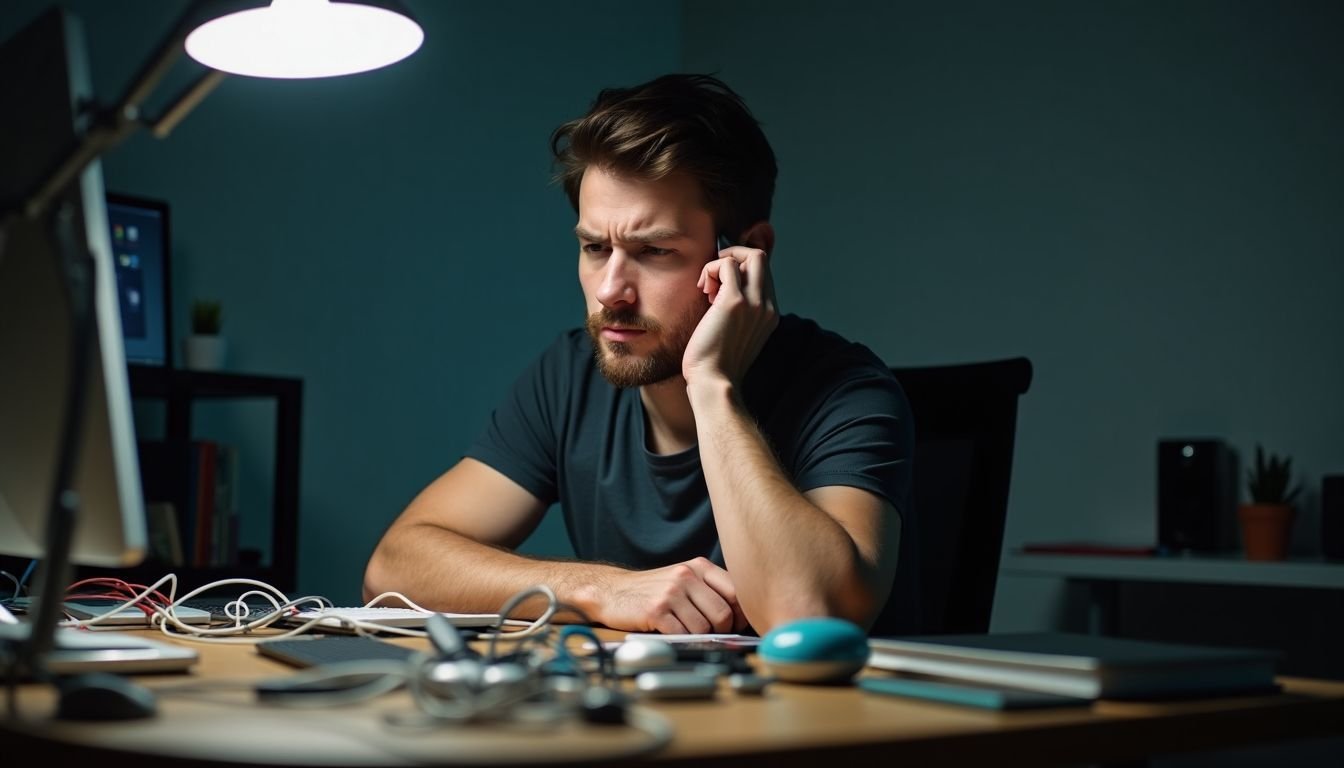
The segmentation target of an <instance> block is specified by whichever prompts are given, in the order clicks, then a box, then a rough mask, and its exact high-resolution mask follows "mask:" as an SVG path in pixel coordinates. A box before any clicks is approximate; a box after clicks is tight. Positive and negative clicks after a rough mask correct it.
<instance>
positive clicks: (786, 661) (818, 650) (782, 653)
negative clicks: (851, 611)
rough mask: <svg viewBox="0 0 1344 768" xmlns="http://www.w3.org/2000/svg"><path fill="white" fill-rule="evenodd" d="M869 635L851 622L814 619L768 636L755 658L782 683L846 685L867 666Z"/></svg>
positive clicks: (788, 624)
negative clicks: (845, 683)
mask: <svg viewBox="0 0 1344 768" xmlns="http://www.w3.org/2000/svg"><path fill="white" fill-rule="evenodd" d="M868 653H869V649H868V635H867V633H865V632H864V631H863V628H862V627H860V626H859V625H858V624H855V623H854V622H852V621H846V620H845V619H839V618H835V617H831V616H815V617H811V618H805V619H797V620H794V621H790V622H785V623H783V624H780V625H779V626H777V627H775V628H774V629H772V630H770V631H769V632H767V633H765V636H764V637H762V638H761V643H760V645H759V646H757V647H756V656H757V658H759V659H760V661H761V663H763V664H764V665H765V666H766V667H768V668H769V670H770V673H771V674H772V675H773V676H774V677H775V678H776V679H779V680H784V681H786V682H791V683H843V682H847V681H849V680H850V679H852V678H853V677H854V675H855V674H856V673H858V671H859V670H860V669H863V665H864V664H866V663H868Z"/></svg>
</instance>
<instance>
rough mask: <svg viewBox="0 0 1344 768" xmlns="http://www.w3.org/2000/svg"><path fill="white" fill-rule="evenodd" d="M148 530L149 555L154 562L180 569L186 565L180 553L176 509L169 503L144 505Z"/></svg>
mask: <svg viewBox="0 0 1344 768" xmlns="http://www.w3.org/2000/svg"><path fill="white" fill-rule="evenodd" d="M145 518H146V523H147V527H148V528H149V555H150V557H152V558H154V559H155V560H157V561H159V562H161V563H163V564H165V565H170V566H173V567H175V568H180V567H182V566H183V565H186V561H185V558H184V557H183V553H182V533H181V532H180V531H179V530H178V525H177V509H176V508H175V507H174V506H173V504H172V502H169V501H153V502H149V503H147V504H145Z"/></svg>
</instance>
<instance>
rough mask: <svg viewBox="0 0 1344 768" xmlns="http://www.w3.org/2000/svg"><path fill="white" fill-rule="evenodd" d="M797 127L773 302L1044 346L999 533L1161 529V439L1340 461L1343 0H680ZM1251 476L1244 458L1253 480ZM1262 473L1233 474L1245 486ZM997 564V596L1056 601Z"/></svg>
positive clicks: (702, 33) (1305, 530) (953, 336)
mask: <svg viewBox="0 0 1344 768" xmlns="http://www.w3.org/2000/svg"><path fill="white" fill-rule="evenodd" d="M685 9H686V11H685V13H686V20H685V23H684V28H685V43H684V48H685V57H686V58H685V64H686V66H687V67H688V68H689V69H717V70H718V71H720V72H721V73H722V74H723V76H724V77H725V78H726V79H727V80H728V81H729V82H731V83H733V84H735V86H736V87H738V88H739V89H740V90H741V91H742V92H743V93H744V94H745V96H746V98H747V100H748V102H749V103H750V104H752V105H753V107H754V109H755V110H756V112H757V114H758V116H759V117H760V118H761V119H762V120H763V121H764V122H765V124H766V129H767V131H768V133H769V134H770V136H771V137H772V139H773V141H774V143H775V147H776V151H777V152H778V154H779V156H780V188H779V194H778V196H777V206H776V213H775V216H774V219H775V224H776V227H777V229H778V231H779V243H778V244H777V247H776V249H775V252H774V254H773V255H774V261H773V263H774V267H775V270H776V273H777V283H778V289H779V293H780V303H781V306H782V307H784V308H785V309H787V310H791V311H797V312H801V313H804V314H810V315H814V316H816V317H818V318H822V319H824V320H825V321H826V322H828V323H829V324H830V325H832V326H834V327H836V328H837V329H839V330H841V331H843V332H845V333H847V334H849V335H851V336H853V337H855V338H861V339H863V340H865V341H867V342H868V343H869V344H870V345H871V346H872V347H873V348H874V349H876V350H877V351H878V352H879V354H881V355H883V356H884V357H885V358H886V359H888V360H890V361H892V363H893V364H902V365H909V364H933V363H945V362H960V361H970V360H980V359H990V358H998V357H1009V356H1013V355H1019V354H1021V355H1026V356H1028V357H1030V358H1031V360H1032V362H1033V364H1034V365H1035V378H1034V380H1033V383H1032V386H1031V390H1030V391H1029V392H1028V393H1027V394H1026V395H1025V397H1024V398H1023V400H1022V402H1021V407H1020V411H1019V422H1018V440H1017V453H1016V456H1015V464H1014V476H1013V488H1012V494H1011V502H1010V507H1009V513H1008V525H1007V532H1006V545H1007V546H1014V545H1016V544H1020V543H1022V542H1025V541H1040V540H1072V539H1083V540H1101V541H1111V542H1118V543H1134V542H1145V543H1152V542H1153V541H1154V539H1155V537H1156V513H1155V505H1156V462H1157V441H1158V440H1159V439H1160V438H1163V437H1190V436H1200V435H1210V436H1217V437H1222V438H1224V439H1225V440H1227V441H1228V442H1229V443H1230V444H1231V445H1232V447H1233V448H1234V449H1236V450H1237V451H1239V452H1240V453H1241V454H1242V455H1243V456H1245V455H1248V454H1251V453H1253V451H1254V446H1255V444H1256V443H1257V442H1261V443H1263V444H1264V446H1265V447H1266V449H1269V450H1272V451H1275V452H1279V453H1287V454H1290V455H1291V456H1293V458H1294V467H1295V468H1297V469H1298V470H1299V471H1300V473H1301V474H1300V478H1301V479H1302V480H1303V481H1304V485H1305V489H1304V498H1303V499H1302V501H1301V502H1300V504H1299V515H1298V520H1297V522H1296V524H1295V528H1294V531H1293V549H1294V552H1295V553H1296V554H1300V555H1303V556H1310V555H1319V552H1320V545H1319V533H1320V517H1319V498H1318V496H1319V489H1320V478H1321V476H1322V475H1323V474H1327V473H1332V472H1333V473H1338V472H1341V471H1344V397H1341V394H1342V393H1344V140H1341V137H1344V46H1340V45H1338V40H1339V38H1340V33H1341V31H1344V5H1341V4H1339V3H1327V2H1281V3H1279V2H1276V3H1269V2H1192V1H1189V0H1187V1H1183V2H1175V3H1160V2H1132V1H1128V0H1126V1H1123V2H1112V1H1109V0H1094V1H1092V2H1051V1H1048V0H1046V1H1043V0H1033V1H1032V2H1015V3H1000V2H989V1H986V2H977V1H974V0H958V1H956V2H946V3H904V2H902V3H878V2H856V1H855V0H838V1H837V2H830V3H827V4H825V5H824V8H823V6H822V4H820V3H812V2H778V1H775V2H766V1H765V0H744V1H743V2H735V3H715V2H711V1H710V0H687V2H686V3H685ZM1242 485H1244V484H1242ZM1243 493H1244V491H1243ZM1057 589H1058V585H1057V584H1052V583H1050V580H1048V579H1039V578H1033V577H1004V578H1003V579H1001V581H1000V588H999V593H998V599H997V601H996V605H995V616H994V624H995V627H996V628H998V629H1009V628H1017V627H1034V626H1041V625H1046V624H1050V623H1053V622H1055V621H1057V620H1059V619H1060V618H1061V616H1060V607H1061V605H1062V603H1063V601H1062V599H1061V595H1060V593H1059V592H1058V591H1057Z"/></svg>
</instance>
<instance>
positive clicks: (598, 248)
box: [583, 243, 607, 253]
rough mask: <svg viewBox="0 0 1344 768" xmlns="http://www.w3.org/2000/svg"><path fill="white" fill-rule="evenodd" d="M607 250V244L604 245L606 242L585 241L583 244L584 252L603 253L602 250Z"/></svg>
mask: <svg viewBox="0 0 1344 768" xmlns="http://www.w3.org/2000/svg"><path fill="white" fill-rule="evenodd" d="M605 250H607V246H606V245H604V244H602V243H584V244H583V252H584V253H602V252H603V251H605Z"/></svg>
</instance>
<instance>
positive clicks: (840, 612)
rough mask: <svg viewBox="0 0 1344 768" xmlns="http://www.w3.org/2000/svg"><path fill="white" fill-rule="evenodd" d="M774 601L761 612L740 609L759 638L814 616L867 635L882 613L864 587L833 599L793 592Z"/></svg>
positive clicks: (876, 599)
mask: <svg viewBox="0 0 1344 768" xmlns="http://www.w3.org/2000/svg"><path fill="white" fill-rule="evenodd" d="M775 598H776V599H774V600H772V601H771V604H770V605H768V606H764V610H758V611H752V610H749V609H748V607H747V606H743V613H744V614H745V615H746V617H747V620H748V621H749V622H750V623H751V626H752V628H753V629H755V630H756V631H757V632H758V633H760V634H762V635H763V634H765V633H766V632H769V631H770V630H771V629H773V628H775V627H777V626H779V625H781V624H786V623H788V622H791V621H797V620H798V619H810V618H814V617H817V616H830V617H833V618H838V619H845V620H846V621H852V622H854V623H855V624H857V625H859V626H860V627H862V628H863V629H864V631H867V630H868V628H869V627H871V626H872V624H873V622H874V621H875V620H876V619H877V614H878V613H879V612H880V611H881V609H882V605H881V603H880V602H879V601H878V596H877V595H876V594H875V593H874V591H873V590H872V589H869V588H867V587H860V588H854V589H847V590H843V591H841V592H839V593H837V594H834V595H824V594H812V595H809V594H805V593H804V592H803V591H802V590H796V591H793V592H792V594H780V595H776V596H775Z"/></svg>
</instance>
